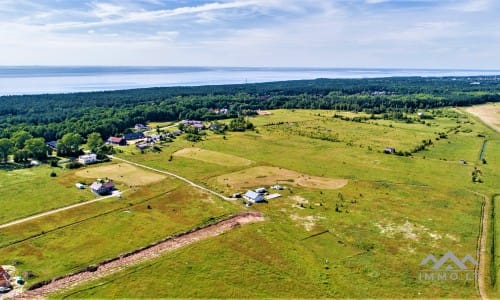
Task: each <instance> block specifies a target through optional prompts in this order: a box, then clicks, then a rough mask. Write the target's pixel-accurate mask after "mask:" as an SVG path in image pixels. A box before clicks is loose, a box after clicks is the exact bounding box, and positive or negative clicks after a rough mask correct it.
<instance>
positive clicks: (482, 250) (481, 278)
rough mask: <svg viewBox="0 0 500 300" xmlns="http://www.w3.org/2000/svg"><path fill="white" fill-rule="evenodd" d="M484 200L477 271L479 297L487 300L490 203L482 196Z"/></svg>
mask: <svg viewBox="0 0 500 300" xmlns="http://www.w3.org/2000/svg"><path fill="white" fill-rule="evenodd" d="M481 196H483V198H484V208H483V215H482V216H481V233H480V235H479V253H478V257H479V266H478V269H477V287H478V290H479V295H480V296H481V299H483V300H486V299H488V296H487V295H486V276H487V274H486V264H487V261H486V252H487V251H488V250H487V245H488V240H487V238H488V222H489V216H490V210H491V209H490V201H489V200H488V197H487V196H485V195H481Z"/></svg>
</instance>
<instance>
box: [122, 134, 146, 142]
mask: <svg viewBox="0 0 500 300" xmlns="http://www.w3.org/2000/svg"><path fill="white" fill-rule="evenodd" d="M145 137H146V136H145V135H144V133H142V132H132V133H127V134H125V135H124V136H123V138H124V139H125V140H126V141H133V140H140V139H143V138H145Z"/></svg>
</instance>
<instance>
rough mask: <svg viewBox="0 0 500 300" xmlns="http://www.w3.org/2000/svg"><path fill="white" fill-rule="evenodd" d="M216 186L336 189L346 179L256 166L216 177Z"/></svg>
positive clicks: (341, 185) (345, 182)
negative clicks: (281, 185)
mask: <svg viewBox="0 0 500 300" xmlns="http://www.w3.org/2000/svg"><path fill="white" fill-rule="evenodd" d="M216 180H217V184H219V185H221V186H223V185H226V186H227V187H228V188H232V189H241V188H251V187H259V186H269V185H273V184H287V185H293V186H298V187H306V188H314V189H338V188H341V187H343V186H345V185H346V184H347V182H348V181H347V180H346V179H333V178H325V177H318V176H310V175H306V174H301V173H298V172H295V171H292V170H287V169H283V168H278V167H269V166H258V167H253V168H249V169H245V170H241V171H238V172H235V173H230V174H224V175H221V176H218V177H217V179H216Z"/></svg>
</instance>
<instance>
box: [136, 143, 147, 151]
mask: <svg viewBox="0 0 500 300" xmlns="http://www.w3.org/2000/svg"><path fill="white" fill-rule="evenodd" d="M135 147H136V148H137V149H139V150H144V149H147V148H149V145H148V144H137V145H135Z"/></svg>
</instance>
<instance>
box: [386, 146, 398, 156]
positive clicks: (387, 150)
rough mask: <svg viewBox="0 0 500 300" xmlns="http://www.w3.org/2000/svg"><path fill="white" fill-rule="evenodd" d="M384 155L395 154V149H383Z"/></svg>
mask: <svg viewBox="0 0 500 300" xmlns="http://www.w3.org/2000/svg"><path fill="white" fill-rule="evenodd" d="M384 153H387V154H394V153H396V148H392V147H385V149H384Z"/></svg>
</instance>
